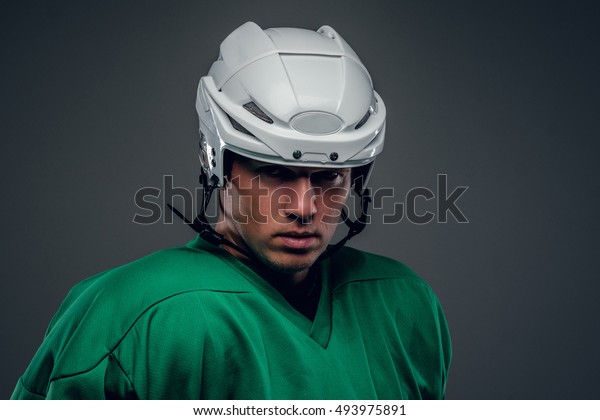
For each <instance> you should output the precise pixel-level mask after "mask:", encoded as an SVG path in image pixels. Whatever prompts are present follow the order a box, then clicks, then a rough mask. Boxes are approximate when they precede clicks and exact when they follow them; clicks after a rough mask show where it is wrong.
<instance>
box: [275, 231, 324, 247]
mask: <svg viewBox="0 0 600 420" xmlns="http://www.w3.org/2000/svg"><path fill="white" fill-rule="evenodd" d="M275 236H276V237H277V238H279V239H280V240H281V242H282V243H283V245H284V246H285V247H287V248H293V249H307V248H312V247H314V245H315V244H316V242H317V240H318V238H319V235H318V234H316V233H312V232H303V231H291V232H284V233H278V234H277V235H275Z"/></svg>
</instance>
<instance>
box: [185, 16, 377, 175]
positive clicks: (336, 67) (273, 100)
mask: <svg viewBox="0 0 600 420" xmlns="http://www.w3.org/2000/svg"><path fill="white" fill-rule="evenodd" d="M196 110H197V111H198V115H199V117H200V134H201V138H202V140H201V150H200V160H201V163H202V168H203V170H204V172H205V174H206V175H207V176H208V178H209V179H211V178H212V179H218V185H220V186H222V185H223V167H224V164H223V160H224V153H225V151H226V150H230V151H233V152H235V153H238V154H240V155H243V156H246V157H249V158H252V159H256V160H261V161H265V162H270V163H275V164H281V165H290V166H310V167H324V168H340V167H356V166H363V165H367V164H370V163H372V162H373V161H374V160H375V157H376V156H377V155H378V154H379V153H380V152H381V150H382V148H383V142H384V135H385V115H386V112H385V105H384V103H383V100H382V99H381V97H380V96H379V95H378V94H377V92H375V91H374V90H373V84H372V80H371V77H370V75H369V72H368V71H367V69H366V68H365V66H364V65H363V64H362V62H361V61H360V59H359V58H358V56H357V55H356V53H355V52H354V50H352V48H351V47H350V46H349V45H348V44H347V43H346V42H345V41H344V39H343V38H342V37H341V36H340V35H339V34H338V33H337V32H335V30H333V29H332V28H331V27H329V26H322V27H321V28H319V29H318V30H317V31H316V32H315V31H310V30H306V29H297V28H271V29H266V30H264V31H263V30H262V29H261V28H260V27H259V26H258V25H256V24H255V23H253V22H247V23H245V24H243V25H242V26H240V27H239V28H237V29H236V30H235V31H233V32H232V33H231V34H230V35H229V36H228V37H227V38H225V40H224V41H223V42H222V44H221V47H220V53H219V58H218V59H217V61H215V62H214V63H213V65H212V67H211V68H210V70H209V72H208V75H206V76H204V77H202V78H201V79H200V83H199V85H198V92H197V100H196Z"/></svg>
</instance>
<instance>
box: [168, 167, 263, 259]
mask: <svg viewBox="0 0 600 420" xmlns="http://www.w3.org/2000/svg"><path fill="white" fill-rule="evenodd" d="M200 180H201V183H202V187H203V188H204V196H203V200H202V208H201V210H200V213H198V215H197V216H196V218H195V219H194V221H193V222H190V221H189V220H188V219H187V218H186V217H185V216H184V215H183V214H182V213H181V212H180V211H179V210H177V209H176V208H175V207H173V206H172V205H171V204H170V203H167V206H169V208H170V209H171V211H172V212H173V213H175V214H176V215H177V216H179V217H180V218H181V219H182V220H183V221H184V222H185V224H187V225H189V226H190V227H191V228H192V229H193V230H194V231H195V232H197V233H198V234H199V235H200V237H201V238H202V239H204V240H205V241H206V242H208V243H210V244H212V245H215V246H220V245H225V246H228V247H230V248H233V249H235V250H236V251H238V252H239V253H241V254H243V255H245V256H247V257H248V258H253V256H252V254H250V253H249V252H248V251H246V250H245V249H243V248H241V247H239V246H237V245H236V244H234V243H233V242H231V241H230V240H228V239H226V238H225V237H224V236H223V235H221V234H220V233H218V232H217V231H215V230H214V229H213V227H212V226H211V224H210V223H209V222H208V220H207V219H206V208H207V207H208V203H209V202H210V197H211V196H212V193H213V191H214V190H215V188H216V187H217V185H218V182H219V179H218V178H217V177H216V176H214V175H213V176H212V178H211V180H210V183H209V182H207V180H206V176H205V175H204V174H202V176H201V178H200Z"/></svg>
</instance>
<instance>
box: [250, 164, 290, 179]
mask: <svg viewBox="0 0 600 420" xmlns="http://www.w3.org/2000/svg"><path fill="white" fill-rule="evenodd" d="M257 172H258V174H259V175H260V176H261V177H267V178H273V179H278V180H282V181H284V180H289V179H292V178H293V177H294V176H295V174H294V172H293V171H291V170H289V169H288V168H286V167H284V166H280V165H266V166H261V167H260V168H258V169H257Z"/></svg>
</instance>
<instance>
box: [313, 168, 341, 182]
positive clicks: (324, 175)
mask: <svg viewBox="0 0 600 420" xmlns="http://www.w3.org/2000/svg"><path fill="white" fill-rule="evenodd" d="M343 178H344V174H342V173H340V172H337V171H319V172H316V173H314V174H312V175H311V179H312V182H313V183H315V184H335V183H338V182H341V181H342V180H343Z"/></svg>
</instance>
